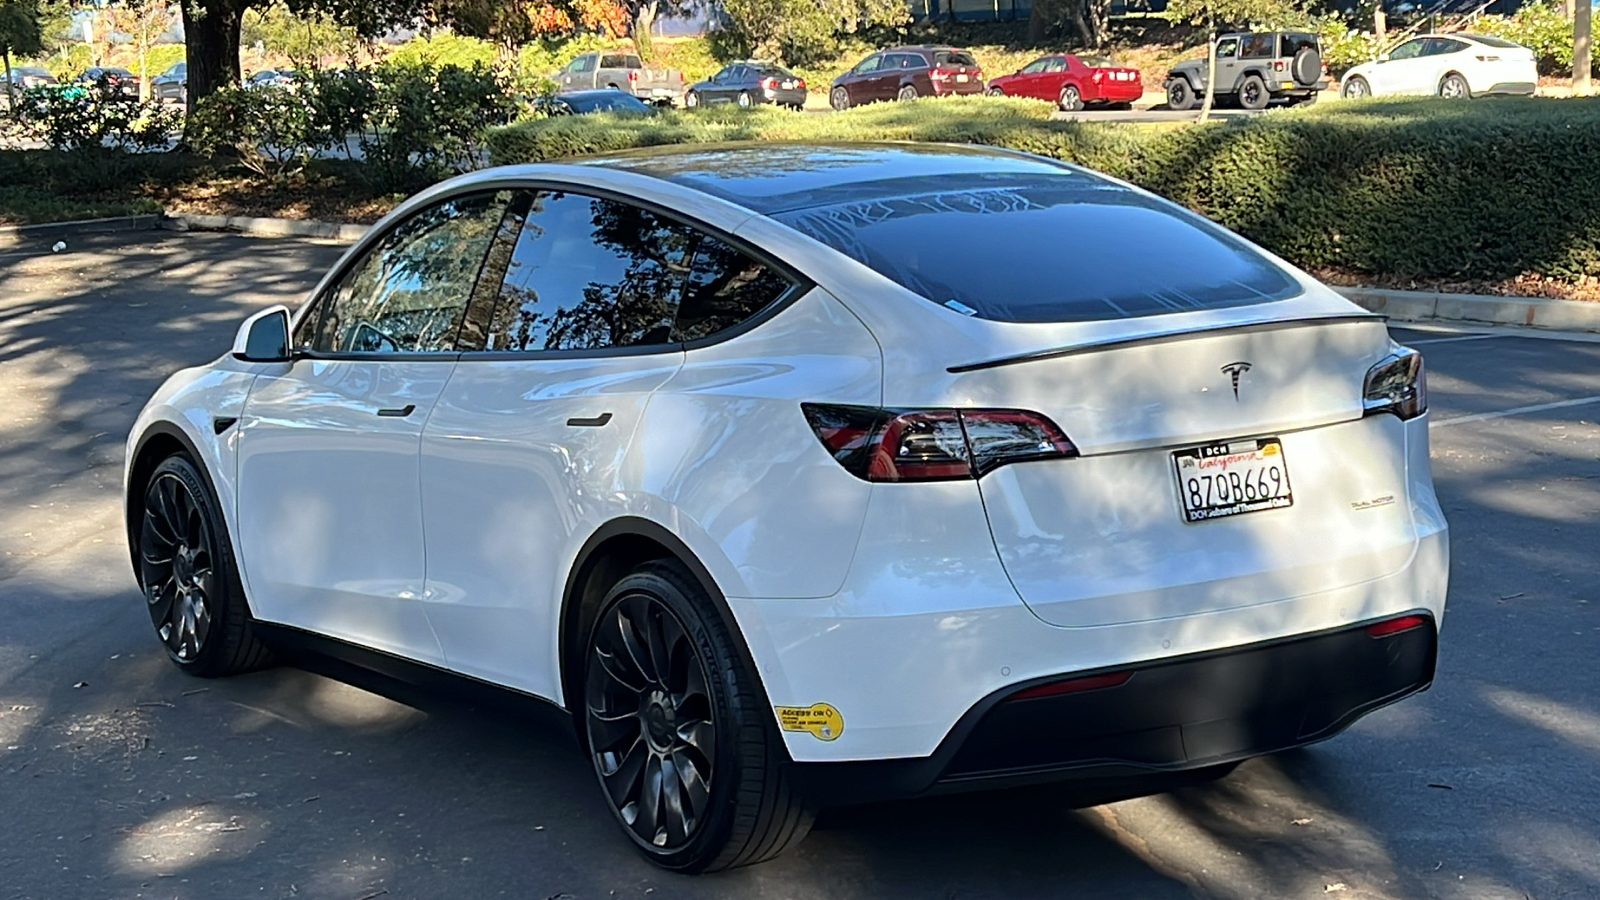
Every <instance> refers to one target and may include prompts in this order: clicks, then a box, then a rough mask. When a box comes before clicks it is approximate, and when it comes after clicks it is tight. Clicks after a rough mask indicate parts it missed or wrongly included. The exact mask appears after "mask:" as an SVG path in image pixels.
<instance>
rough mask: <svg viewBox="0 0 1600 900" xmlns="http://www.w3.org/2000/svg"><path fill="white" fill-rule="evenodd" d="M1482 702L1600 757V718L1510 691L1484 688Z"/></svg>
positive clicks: (1580, 710) (1546, 700)
mask: <svg viewBox="0 0 1600 900" xmlns="http://www.w3.org/2000/svg"><path fill="white" fill-rule="evenodd" d="M1483 699H1484V700H1486V701H1488V703H1489V705H1490V706H1492V707H1494V708H1495V709H1496V710H1499V711H1500V712H1501V713H1503V714H1504V715H1506V716H1509V717H1511V718H1513V719H1516V720H1518V721H1520V722H1523V723H1524V724H1527V725H1532V726H1533V727H1535V728H1539V729H1543V730H1544V731H1548V732H1550V733H1551V734H1553V735H1556V736H1557V737H1560V738H1562V739H1563V740H1566V741H1567V742H1569V743H1572V744H1576V745H1577V746H1578V747H1580V748H1582V749H1584V750H1587V751H1589V752H1591V753H1600V715H1596V714H1594V713H1592V712H1588V711H1586V710H1582V709H1578V708H1577V707H1575V706H1569V705H1568V704H1565V703H1558V702H1556V701H1554V700H1550V699H1547V698H1544V697H1536V696H1534V695H1532V694H1525V693H1523V692H1522V691H1517V690H1512V689H1511V688H1502V687H1489V688H1484V689H1483Z"/></svg>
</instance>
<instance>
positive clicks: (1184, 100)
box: [1167, 78, 1194, 112]
mask: <svg viewBox="0 0 1600 900" xmlns="http://www.w3.org/2000/svg"><path fill="white" fill-rule="evenodd" d="M1167 109H1170V110H1174V111H1176V112H1187V111H1189V110H1191V109H1194V88H1192V87H1190V86H1189V81H1188V79H1186V78H1174V79H1173V80H1171V81H1169V82H1167Z"/></svg>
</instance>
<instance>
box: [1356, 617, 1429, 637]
mask: <svg viewBox="0 0 1600 900" xmlns="http://www.w3.org/2000/svg"><path fill="white" fill-rule="evenodd" d="M1426 624H1428V617H1427V616H1400V617H1399V618H1397V619H1387V620H1385V621H1382V622H1374V623H1373V624H1371V625H1368V626H1367V634H1370V635H1372V636H1373V637H1388V636H1389V635H1391V634H1398V633H1400V632H1402V631H1410V630H1411V629H1413V628H1421V627H1422V626H1424V625H1426Z"/></svg>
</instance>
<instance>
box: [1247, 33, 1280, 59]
mask: <svg viewBox="0 0 1600 900" xmlns="http://www.w3.org/2000/svg"><path fill="white" fill-rule="evenodd" d="M1239 55H1240V56H1242V57H1243V58H1245V59H1267V58H1269V57H1271V56H1272V35H1270V34H1252V35H1250V36H1249V37H1247V38H1245V39H1244V43H1243V44H1242V45H1241V50H1240V53H1239Z"/></svg>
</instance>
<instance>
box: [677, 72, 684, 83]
mask: <svg viewBox="0 0 1600 900" xmlns="http://www.w3.org/2000/svg"><path fill="white" fill-rule="evenodd" d="M678 83H679V84H683V73H682V72H679V73H678Z"/></svg>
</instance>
